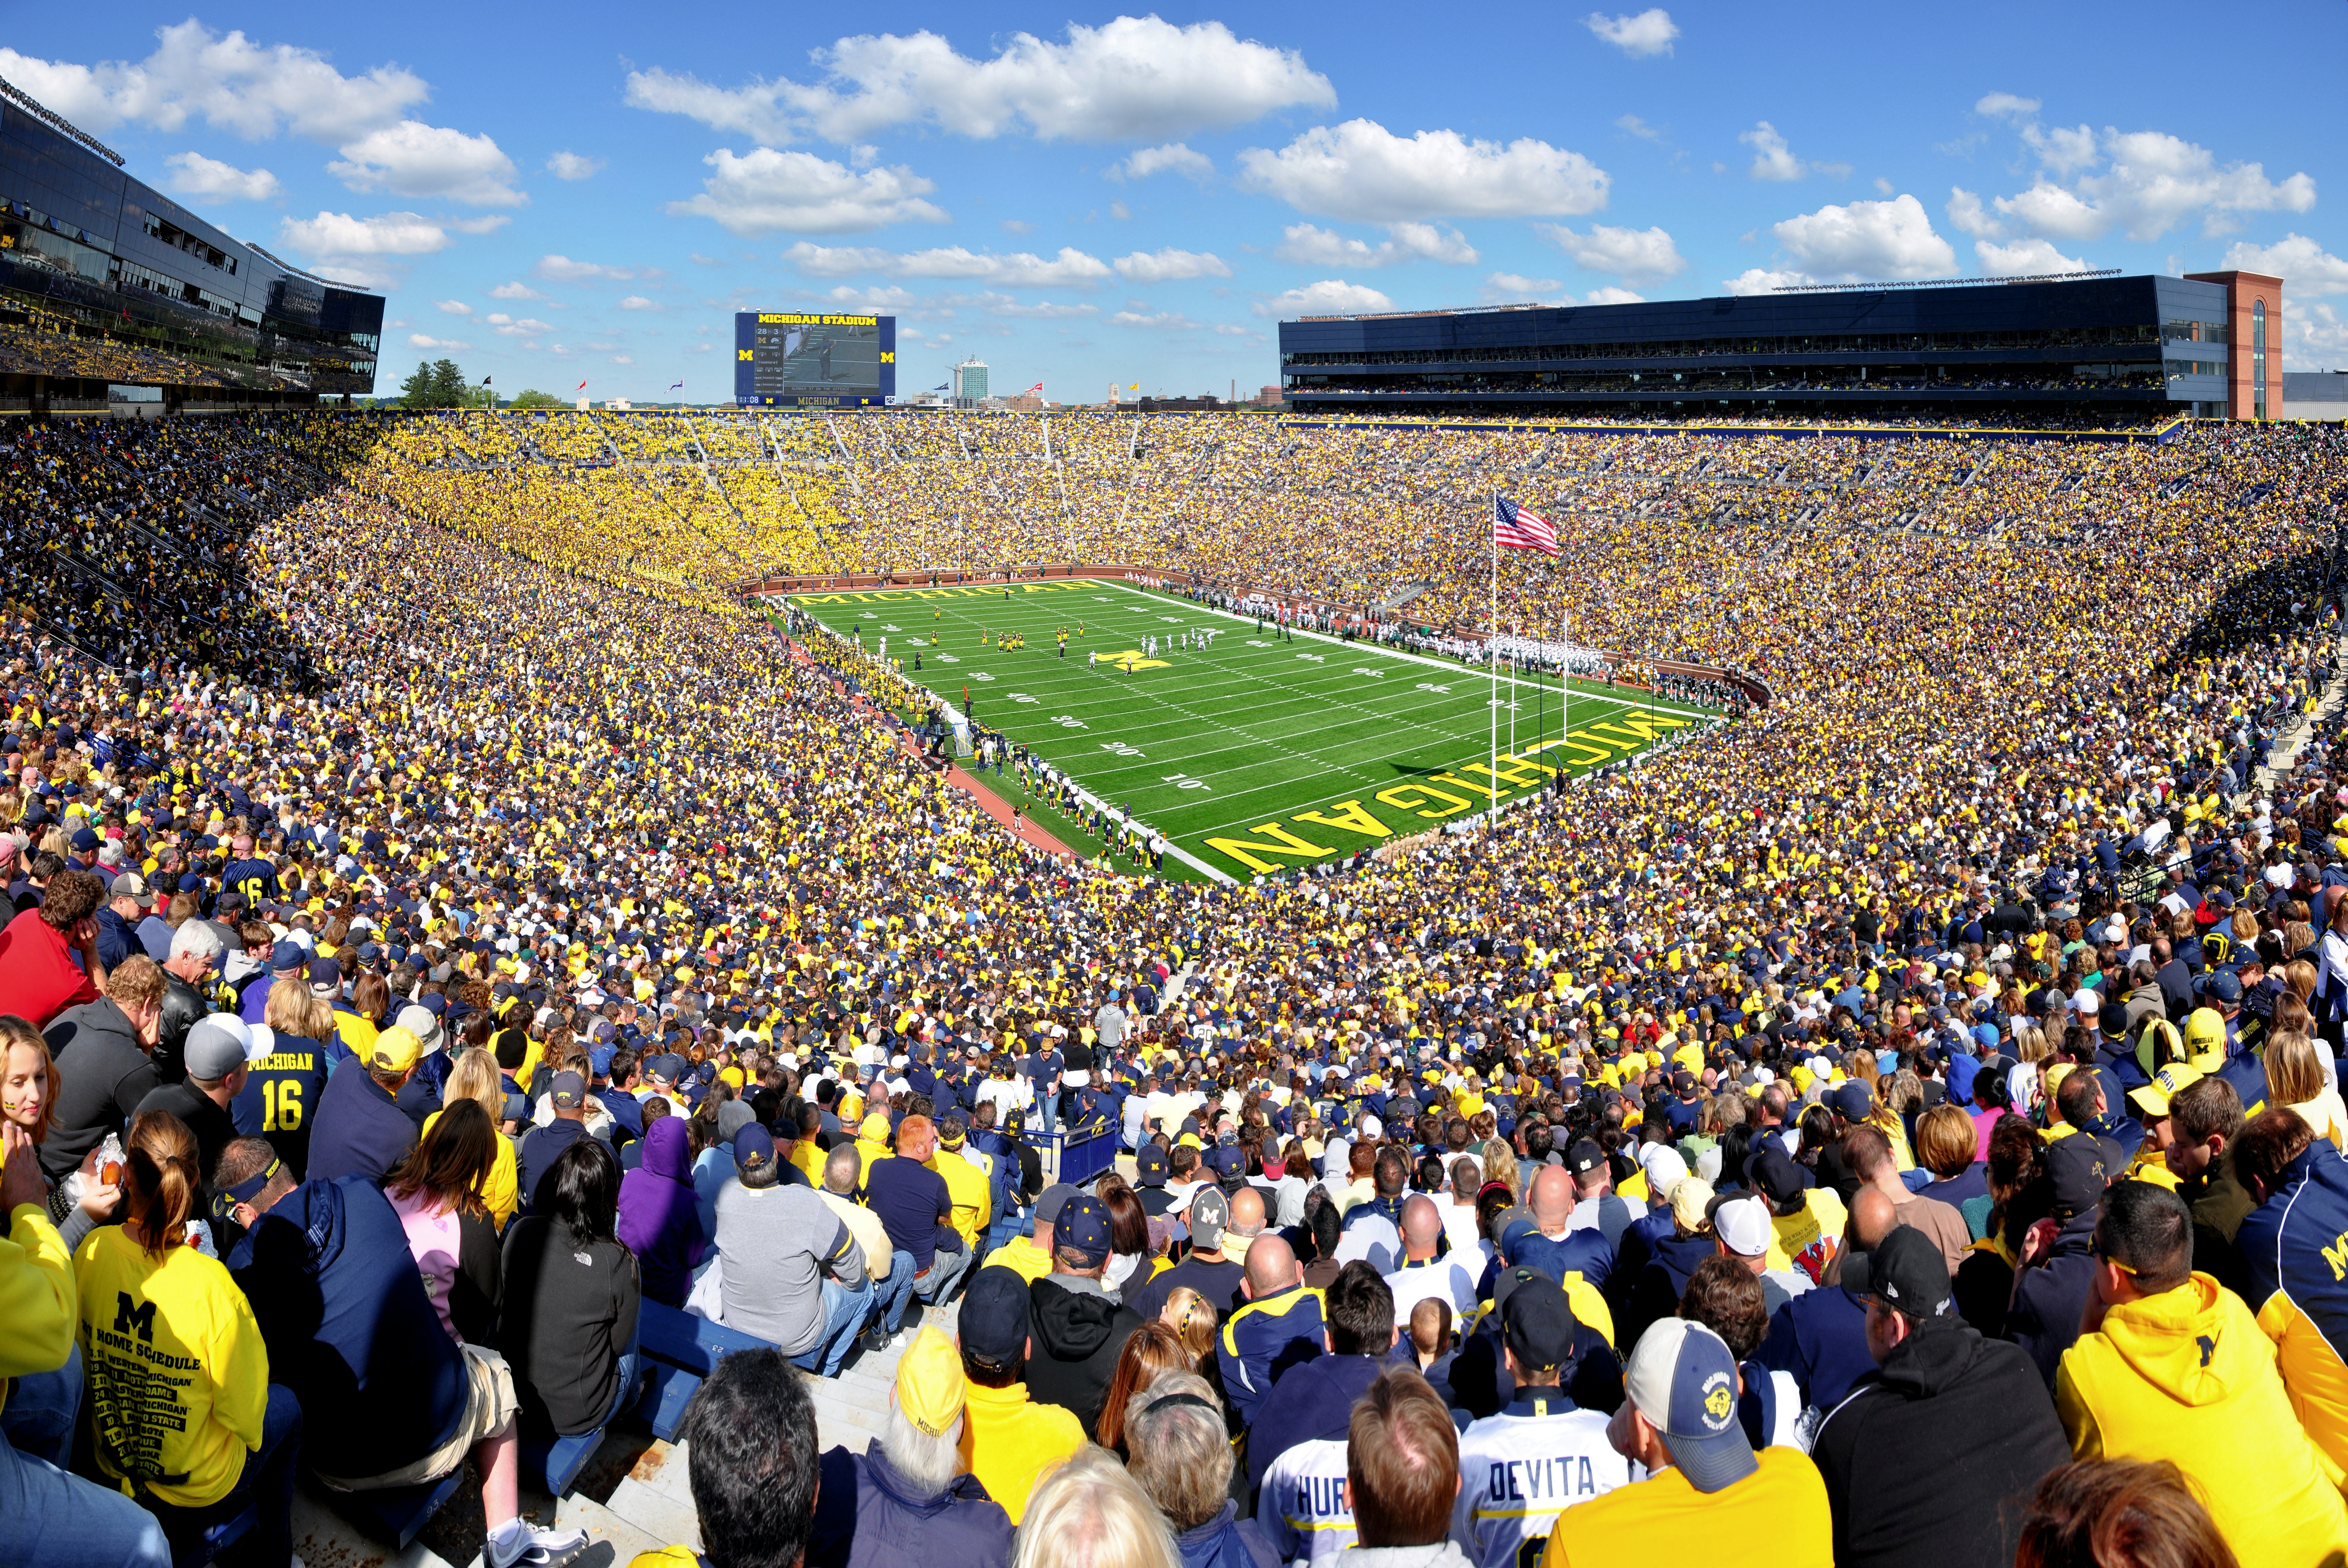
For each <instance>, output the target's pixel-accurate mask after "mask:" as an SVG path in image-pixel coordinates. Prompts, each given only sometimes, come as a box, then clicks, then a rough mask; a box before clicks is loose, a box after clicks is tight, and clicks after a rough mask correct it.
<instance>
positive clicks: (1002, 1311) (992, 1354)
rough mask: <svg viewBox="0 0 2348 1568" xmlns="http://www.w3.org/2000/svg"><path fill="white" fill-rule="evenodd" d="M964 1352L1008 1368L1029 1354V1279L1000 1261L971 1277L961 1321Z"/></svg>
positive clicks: (964, 1296)
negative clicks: (1021, 1276)
mask: <svg viewBox="0 0 2348 1568" xmlns="http://www.w3.org/2000/svg"><path fill="white" fill-rule="evenodd" d="M959 1332H960V1334H961V1336H962V1348H963V1355H965V1356H968V1357H971V1358H972V1359H973V1360H977V1361H983V1362H985V1363H986V1364H988V1365H989V1366H991V1367H994V1368H995V1369H996V1370H998V1371H1009V1370H1010V1369H1011V1368H1012V1367H1016V1366H1017V1365H1018V1364H1019V1363H1020V1361H1021V1360H1022V1359H1023V1358H1025V1356H1026V1353H1027V1282H1026V1281H1025V1280H1024V1279H1022V1278H1020V1277H1019V1275H1018V1274H1015V1273H1014V1272H1013V1271H1012V1270H1010V1269H1007V1268H1005V1267H1004V1266H1003V1265H1002V1264H991V1265H989V1266H988V1267H985V1268H983V1269H981V1270H979V1271H978V1272H977V1273H976V1274H973V1275H971V1276H970V1288H969V1289H968V1290H967V1291H965V1292H963V1298H962V1317H961V1321H960V1324H959Z"/></svg>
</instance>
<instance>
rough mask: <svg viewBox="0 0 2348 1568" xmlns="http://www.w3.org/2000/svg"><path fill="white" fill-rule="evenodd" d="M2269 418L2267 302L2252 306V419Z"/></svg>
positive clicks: (2259, 302) (2255, 301)
mask: <svg viewBox="0 0 2348 1568" xmlns="http://www.w3.org/2000/svg"><path fill="white" fill-rule="evenodd" d="M2266 417H2267V302H2266V301H2264V300H2254V301H2252V302H2251V304H2250V418H2253V419H2263V418H2266Z"/></svg>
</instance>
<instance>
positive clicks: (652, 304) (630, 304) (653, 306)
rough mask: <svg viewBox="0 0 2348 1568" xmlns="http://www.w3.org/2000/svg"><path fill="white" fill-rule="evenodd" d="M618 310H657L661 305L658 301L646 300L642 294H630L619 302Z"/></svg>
mask: <svg viewBox="0 0 2348 1568" xmlns="http://www.w3.org/2000/svg"><path fill="white" fill-rule="evenodd" d="M620 308H621V309H622V310H658V309H660V308H661V305H660V302H659V301H658V300H650V299H646V298H645V297H644V295H642V294H630V295H629V296H628V297H627V298H625V299H623V300H622V301H621V302H620Z"/></svg>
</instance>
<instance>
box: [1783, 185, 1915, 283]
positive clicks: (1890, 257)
mask: <svg viewBox="0 0 2348 1568" xmlns="http://www.w3.org/2000/svg"><path fill="white" fill-rule="evenodd" d="M1770 232H1771V233H1773V234H1775V235H1776V236H1777V242H1778V244H1779V245H1781V246H1782V247H1784V249H1785V251H1786V253H1787V254H1788V255H1789V256H1791V257H1792V258H1793V260H1795V261H1796V262H1797V263H1800V265H1801V268H1802V270H1803V271H1805V272H1807V273H1812V274H1814V275H1816V276H1818V277H1822V278H1828V279H1830V280H1833V281H1838V282H1851V283H1859V282H1869V281H1873V280H1877V279H1887V278H1931V277H1945V276H1947V275H1948V274H1949V273H1952V272H1954V271H1955V270H1956V266H1957V254H1956V252H1955V251H1953V250H1952V249H1951V248H1950V246H1949V242H1947V241H1946V240H1943V239H1942V238H1941V236H1940V235H1938V234H1936V233H1934V232H1932V220H1931V218H1930V217H1929V216H1928V215H1926V213H1925V211H1924V204H1923V203H1922V202H1921V201H1917V200H1916V198H1915V197H1913V196H1906V195H1902V196H1896V197H1894V198H1892V199H1891V200H1890V201H1852V202H1849V203H1847V204H1844V205H1840V206H1837V205H1832V204H1829V205H1828V206H1824V207H1821V208H1819V209H1818V211H1815V212H1805V213H1802V214H1801V215H1799V216H1797V217H1793V218H1788V219H1787V220H1786V221H1785V222H1782V223H1777V224H1774V225H1772V226H1771V228H1770ZM1756 270H1757V269H1756Z"/></svg>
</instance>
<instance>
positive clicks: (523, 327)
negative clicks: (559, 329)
mask: <svg viewBox="0 0 2348 1568" xmlns="http://www.w3.org/2000/svg"><path fill="white" fill-rule="evenodd" d="M482 319H483V320H485V321H487V322H488V323H489V325H490V326H491V327H493V328H494V329H496V332H497V334H498V335H499V336H500V337H527V336H529V335H530V334H531V333H533V332H552V331H553V330H554V324H553V323H552V322H551V321H541V320H539V319H538V318H537V317H536V316H534V315H526V316H523V317H522V318H521V319H520V321H515V320H513V319H512V318H510V317H509V316H508V315H505V314H504V313H503V312H502V311H498V312H492V313H491V314H490V315H487V316H484V317H483V318H482Z"/></svg>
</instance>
